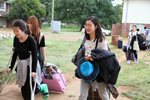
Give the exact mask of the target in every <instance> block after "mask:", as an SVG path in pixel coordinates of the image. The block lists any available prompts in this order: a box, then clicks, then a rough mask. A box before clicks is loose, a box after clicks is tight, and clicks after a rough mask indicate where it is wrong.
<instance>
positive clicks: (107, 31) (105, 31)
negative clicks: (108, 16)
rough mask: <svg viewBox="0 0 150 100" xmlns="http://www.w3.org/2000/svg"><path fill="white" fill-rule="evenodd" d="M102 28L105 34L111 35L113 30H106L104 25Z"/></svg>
mask: <svg viewBox="0 0 150 100" xmlns="http://www.w3.org/2000/svg"><path fill="white" fill-rule="evenodd" d="M101 29H102V33H103V34H104V35H111V31H109V30H105V29H103V28H102V27H101Z"/></svg>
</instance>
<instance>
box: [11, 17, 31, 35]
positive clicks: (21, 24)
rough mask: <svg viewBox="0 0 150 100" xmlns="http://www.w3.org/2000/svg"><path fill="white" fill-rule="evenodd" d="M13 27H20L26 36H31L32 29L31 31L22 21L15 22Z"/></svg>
mask: <svg viewBox="0 0 150 100" xmlns="http://www.w3.org/2000/svg"><path fill="white" fill-rule="evenodd" d="M12 26H13V27H19V28H20V29H21V30H22V31H24V32H25V33H26V34H28V35H30V29H29V27H28V25H27V24H26V23H25V22H24V21H23V20H22V19H17V20H15V21H14V22H13V24H12Z"/></svg>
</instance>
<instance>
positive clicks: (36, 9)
mask: <svg viewBox="0 0 150 100" xmlns="http://www.w3.org/2000/svg"><path fill="white" fill-rule="evenodd" d="M32 15H34V16H36V17H37V18H38V20H39V21H40V18H41V17H44V16H45V15H46V11H45V8H41V7H40V3H39V0H12V2H11V10H10V12H9V14H8V19H10V20H12V19H23V20H27V18H28V17H29V16H32Z"/></svg>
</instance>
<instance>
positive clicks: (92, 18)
mask: <svg viewBox="0 0 150 100" xmlns="http://www.w3.org/2000/svg"><path fill="white" fill-rule="evenodd" d="M89 20H90V21H92V22H93V24H94V25H95V26H97V29H96V32H95V39H98V40H99V42H102V41H103V39H105V37H104V35H103V33H102V30H101V25H100V22H99V20H98V18H97V17H95V16H90V17H88V18H87V19H86V21H89ZM85 37H86V39H87V40H90V35H89V34H87V32H86V30H85Z"/></svg>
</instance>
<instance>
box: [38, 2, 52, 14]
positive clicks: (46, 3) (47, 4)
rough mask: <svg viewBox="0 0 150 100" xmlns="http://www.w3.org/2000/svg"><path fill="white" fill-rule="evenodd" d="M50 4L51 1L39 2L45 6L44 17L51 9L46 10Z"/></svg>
mask: <svg viewBox="0 0 150 100" xmlns="http://www.w3.org/2000/svg"><path fill="white" fill-rule="evenodd" d="M50 2H52V0H40V3H42V4H44V5H45V6H46V16H48V13H49V10H51V9H48V6H49V3H50Z"/></svg>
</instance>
